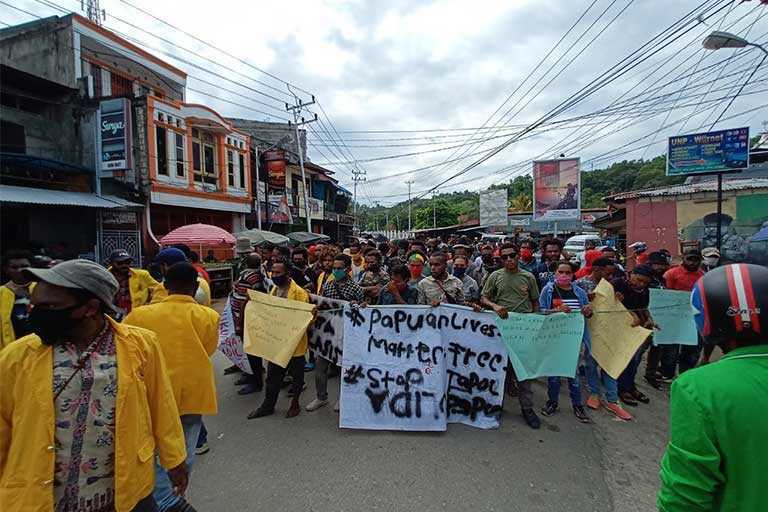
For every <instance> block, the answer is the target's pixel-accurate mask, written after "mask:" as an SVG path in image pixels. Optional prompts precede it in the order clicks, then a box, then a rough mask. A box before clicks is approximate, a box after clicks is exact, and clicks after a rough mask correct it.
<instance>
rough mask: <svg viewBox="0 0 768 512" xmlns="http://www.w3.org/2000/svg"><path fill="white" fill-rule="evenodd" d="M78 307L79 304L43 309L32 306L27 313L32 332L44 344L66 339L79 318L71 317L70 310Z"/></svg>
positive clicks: (50, 344) (52, 343)
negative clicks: (62, 307)
mask: <svg viewBox="0 0 768 512" xmlns="http://www.w3.org/2000/svg"><path fill="white" fill-rule="evenodd" d="M79 307H80V304H78V305H75V306H71V307H68V308H65V309H45V308H40V307H33V308H32V311H30V313H29V323H30V326H31V327H32V332H34V333H35V334H37V335H38V336H40V340H41V341H42V342H43V344H44V345H49V346H52V345H55V344H57V343H61V342H62V341H65V340H66V339H67V334H68V333H70V332H71V331H72V330H73V329H74V328H75V327H76V326H77V324H78V323H79V322H80V321H81V320H82V319H80V318H71V316H70V315H72V312H73V311H74V310H76V309H77V308H79Z"/></svg>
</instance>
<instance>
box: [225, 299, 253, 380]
mask: <svg viewBox="0 0 768 512" xmlns="http://www.w3.org/2000/svg"><path fill="white" fill-rule="evenodd" d="M219 351H220V352H221V353H222V354H224V355H225V356H227V357H228V358H229V360H230V361H232V363H233V364H234V365H236V366H237V367H238V368H240V369H241V370H243V371H244V372H246V373H253V371H252V370H251V365H250V363H248V356H247V355H246V354H245V350H244V349H243V339H242V338H241V337H240V336H238V335H237V334H235V321H234V319H233V318H232V303H231V301H230V299H227V304H226V305H225V306H224V309H223V310H222V312H221V317H220V318H219Z"/></svg>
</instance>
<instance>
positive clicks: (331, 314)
mask: <svg viewBox="0 0 768 512" xmlns="http://www.w3.org/2000/svg"><path fill="white" fill-rule="evenodd" d="M309 302H310V304H314V305H315V306H317V310H316V311H317V314H316V315H315V319H314V321H313V322H312V323H311V324H310V325H309V329H307V341H308V342H309V349H310V350H312V351H314V353H315V355H316V356H320V357H322V358H323V359H327V360H328V361H330V362H331V363H333V364H335V365H336V366H341V354H342V352H343V350H344V306H346V305H348V304H349V302H346V301H343V300H336V299H329V298H327V297H321V296H319V295H314V294H310V295H309Z"/></svg>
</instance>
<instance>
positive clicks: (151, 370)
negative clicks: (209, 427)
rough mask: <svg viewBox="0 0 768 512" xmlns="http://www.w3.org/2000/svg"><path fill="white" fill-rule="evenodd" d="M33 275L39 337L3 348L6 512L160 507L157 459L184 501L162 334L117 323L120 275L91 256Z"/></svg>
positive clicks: (1, 460)
mask: <svg viewBox="0 0 768 512" xmlns="http://www.w3.org/2000/svg"><path fill="white" fill-rule="evenodd" d="M26 272H27V273H28V276H30V277H31V278H33V279H36V280H37V281H38V284H37V286H36V287H35V289H34V291H33V292H32V304H33V308H32V311H31V313H30V324H31V326H32V330H33V332H34V334H30V335H28V336H25V337H23V338H21V339H19V340H17V341H16V342H15V343H12V344H11V345H9V346H8V347H6V349H5V350H3V351H2V352H0V390H2V391H1V392H0V508H2V510H3V512H16V511H18V512H38V511H39V512H49V511H53V510H57V511H58V510H66V511H70V510H82V509H83V508H87V509H89V510H115V511H117V512H124V511H125V512H128V511H142V512H144V511H150V510H155V505H154V500H153V499H152V489H153V488H154V462H153V461H154V455H155V453H156V452H157V454H158V455H159V457H160V462H161V464H163V466H164V467H166V468H169V472H170V474H171V479H172V481H173V485H174V486H175V488H176V492H178V493H179V494H183V493H184V490H185V489H186V486H187V469H186V464H185V459H186V450H185V446H184V432H183V430H182V427H181V422H180V421H179V414H178V411H177V409H176V402H175V400H174V397H173V389H172V388H171V383H170V380H169V378H168V375H167V370H166V368H165V361H164V359H163V355H162V353H161V351H160V347H159V345H158V343H157V338H156V337H155V335H154V334H153V333H151V332H149V331H147V330H144V329H139V328H136V327H130V326H127V325H122V324H118V323H116V322H114V321H113V320H112V319H111V318H109V317H107V316H106V315H105V312H106V311H109V310H111V309H112V308H113V305H112V301H113V299H114V294H115V292H116V291H117V282H116V281H115V278H114V277H112V274H110V273H109V272H108V271H107V270H106V269H105V268H104V267H102V266H100V265H98V264H96V263H94V262H91V261H87V260H70V261H65V262H63V263H59V264H58V265H56V266H55V267H53V268H50V269H28V270H27V271H26Z"/></svg>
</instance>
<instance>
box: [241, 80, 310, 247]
mask: <svg viewBox="0 0 768 512" xmlns="http://www.w3.org/2000/svg"><path fill="white" fill-rule="evenodd" d="M288 91H289V92H290V93H291V94H293V97H294V100H295V101H296V104H295V105H288V104H287V103H286V104H285V110H287V111H288V112H292V113H293V127H294V130H295V132H296V148H297V151H298V152H299V167H300V168H301V182H302V185H303V187H304V212H305V214H306V216H307V231H308V232H309V233H311V232H312V216H311V214H310V212H309V193H308V191H307V174H306V171H305V170H304V151H303V150H302V149H301V138H300V137H299V126H304V125H305V124H309V123H312V122H314V121H317V114H315V118H314V119H310V120H309V121H307V120H305V119H304V118H303V117H300V116H301V110H302V109H303V108H304V107H307V106H309V105H314V104H315V96H314V95H313V96H312V101H310V102H309V103H303V102H302V101H301V98H299V97H298V96H296V94H294V92H293V91H292V90H291V86H290V85H289V86H288ZM290 125H291V122H290V121H288V126H290ZM256 193H257V194H258V191H257V192H256Z"/></svg>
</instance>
